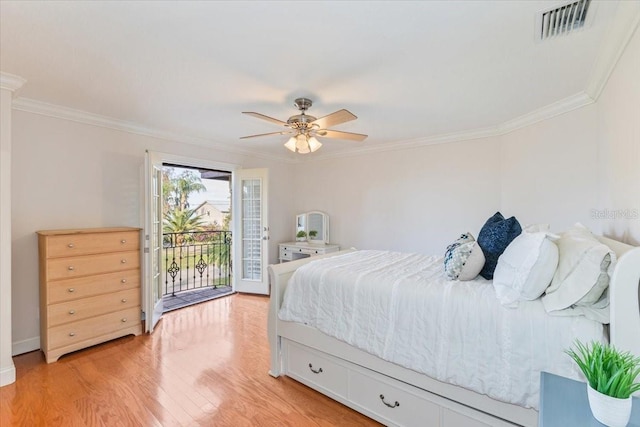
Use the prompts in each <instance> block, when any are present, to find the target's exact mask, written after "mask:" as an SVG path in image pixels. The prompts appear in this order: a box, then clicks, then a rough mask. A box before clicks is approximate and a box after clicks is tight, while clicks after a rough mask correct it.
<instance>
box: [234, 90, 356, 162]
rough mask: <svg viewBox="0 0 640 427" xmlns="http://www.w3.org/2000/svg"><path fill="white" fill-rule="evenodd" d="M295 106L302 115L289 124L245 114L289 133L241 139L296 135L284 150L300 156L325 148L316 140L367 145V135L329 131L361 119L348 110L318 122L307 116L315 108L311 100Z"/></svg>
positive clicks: (300, 101)
mask: <svg viewBox="0 0 640 427" xmlns="http://www.w3.org/2000/svg"><path fill="white" fill-rule="evenodd" d="M293 105H294V106H295V107H296V108H297V109H298V110H300V114H296V115H295V116H291V117H289V119H288V120H287V121H286V122H284V121H282V120H278V119H274V118H273V117H269V116H265V115H264V114H260V113H256V112H253V111H243V114H247V115H250V116H253V117H256V118H259V119H262V120H266V121H268V122H271V123H275V124H277V125H281V126H284V127H286V128H288V129H289V130H286V131H281V132H270V133H262V134H259V135H249V136H243V137H241V138H240V139H247V138H256V137H260V136H268V135H293V136H291V137H290V138H289V140H288V141H287V142H286V143H285V144H284V146H285V147H286V148H287V149H288V150H291V151H292V152H294V153H295V152H298V153H300V154H307V153H313V152H315V151H317V150H318V149H319V148H320V147H322V143H321V142H320V141H318V139H317V138H316V136H319V137H323V138H337V139H347V140H351V141H364V140H365V138H367V135H364V134H360V133H352V132H341V131H335V130H331V129H327V128H328V127H330V126H335V125H339V124H342V123H345V122H348V121H351V120H355V119H357V117H356V116H355V115H354V114H352V113H351V112H349V111H347V110H344V109H342V110H338V111H336V112H334V113H331V114H329V115H327V116H324V117H321V118H319V119H317V118H315V117H313V116H310V115H308V114H306V111H307V110H308V109H309V108H310V107H311V105H313V102H312V101H311V100H310V99H308V98H298V99H296V100H295V102H294V104H293Z"/></svg>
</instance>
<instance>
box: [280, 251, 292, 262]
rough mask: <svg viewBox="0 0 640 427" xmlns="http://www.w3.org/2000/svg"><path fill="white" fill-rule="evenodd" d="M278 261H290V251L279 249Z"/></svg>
mask: <svg viewBox="0 0 640 427" xmlns="http://www.w3.org/2000/svg"><path fill="white" fill-rule="evenodd" d="M280 259H286V260H289V261H290V260H291V251H289V250H285V249H280Z"/></svg>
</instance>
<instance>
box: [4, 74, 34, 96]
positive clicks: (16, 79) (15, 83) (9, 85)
mask: <svg viewBox="0 0 640 427" xmlns="http://www.w3.org/2000/svg"><path fill="white" fill-rule="evenodd" d="M26 82H27V80H26V79H24V78H22V77H20V76H16V75H14V74H9V73H3V72H1V71H0V89H7V90H10V91H11V92H15V91H16V90H18V89H20V88H21V87H22V86H23V85H24V84H25V83H26Z"/></svg>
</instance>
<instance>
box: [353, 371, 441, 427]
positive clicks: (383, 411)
mask: <svg viewBox="0 0 640 427" xmlns="http://www.w3.org/2000/svg"><path fill="white" fill-rule="evenodd" d="M420 394H426V392H424V391H422V390H418V389H416V388H415V387H411V386H403V384H401V383H399V382H397V381H395V382H394V383H392V382H391V381H387V380H385V378H384V376H383V375H380V374H377V373H375V372H372V371H368V370H364V369H362V370H360V369H358V370H356V368H355V367H354V368H353V369H350V370H349V401H351V402H353V403H354V404H356V405H358V406H359V407H360V408H362V410H363V411H364V412H365V413H371V414H374V415H375V418H376V419H378V420H384V421H383V422H384V423H385V424H387V425H400V426H417V425H430V426H440V425H442V424H441V422H440V407H439V406H438V405H436V404H435V403H432V402H430V401H428V400H426V399H425V396H421V395H420Z"/></svg>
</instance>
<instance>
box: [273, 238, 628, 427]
mask: <svg viewBox="0 0 640 427" xmlns="http://www.w3.org/2000/svg"><path fill="white" fill-rule="evenodd" d="M600 240H601V241H602V242H603V243H605V244H606V245H608V246H609V247H610V248H611V249H612V250H613V251H614V252H615V254H616V255H617V256H618V262H617V263H616V265H615V270H614V271H613V275H612V278H611V283H610V285H609V287H610V301H611V306H610V316H611V319H610V322H611V323H610V328H605V327H604V326H603V325H602V324H599V323H597V322H593V321H589V320H587V319H584V318H583V317H582V318H577V317H572V318H567V317H565V318H562V317H554V316H549V315H544V314H543V315H542V316H540V310H543V309H542V308H541V304H540V303H539V301H538V302H536V301H532V302H531V304H526V305H525V307H523V308H521V309H519V310H515V311H511V312H504V313H506V314H504V313H503V314H502V315H501V317H500V316H498V317H491V316H488V315H486V313H487V312H494V310H493V309H487V307H488V306H490V305H491V304H493V303H495V301H493V302H492V300H495V297H494V296H493V289H492V286H491V281H487V280H484V279H478V280H476V281H473V282H469V283H468V284H465V283H463V282H460V283H458V282H449V283H445V282H441V283H438V272H439V271H440V267H439V266H440V265H441V261H442V259H441V258H438V257H424V256H419V255H417V254H399V253H382V252H378V251H355V250H348V251H341V252H339V253H338V254H337V255H334V254H332V255H328V256H325V257H314V258H313V259H309V258H307V259H303V260H299V261H294V262H290V263H284V264H278V265H271V266H269V276H270V283H271V302H270V313H269V325H268V333H269V344H270V347H271V369H270V372H269V373H270V375H272V376H274V377H278V376H280V375H287V376H289V377H291V378H294V379H296V380H298V381H300V382H302V383H304V384H306V385H308V386H309V387H311V388H314V389H315V390H317V391H319V392H321V393H323V394H325V395H327V396H329V397H331V398H333V399H335V400H337V401H339V402H341V403H343V404H345V405H347V406H349V407H351V408H353V409H355V410H357V411H359V412H361V413H363V414H365V415H367V416H369V417H371V418H373V419H375V420H377V421H380V422H382V423H384V424H386V425H433V426H446V427H451V426H463V425H464V426H483V425H491V426H494V425H504V426H507V425H514V424H515V425H524V426H534V425H537V417H538V413H537V400H538V395H537V392H538V390H537V385H538V376H539V371H540V369H542V368H544V367H545V366H547V367H550V368H546V369H544V370H550V371H552V372H554V373H557V374H560V375H565V376H569V377H574V378H576V377H577V375H578V373H577V369H576V368H575V367H574V366H573V365H572V364H571V361H570V360H569V358H568V357H562V358H560V359H545V358H543V360H542V361H541V362H540V363H542V364H541V365H534V366H533V368H531V367H529V365H527V364H525V363H522V366H520V363H518V362H519V360H521V359H519V358H521V357H522V352H523V351H524V352H526V353H531V349H530V348H529V347H527V345H529V346H531V343H532V342H534V343H535V342H536V341H535V340H532V339H530V338H529V337H528V336H527V334H526V333H524V332H527V331H533V332H535V331H536V330H537V331H540V330H541V331H547V332H546V333H547V334H550V332H549V331H557V332H553V335H554V336H555V335H558V336H559V338H560V339H559V340H558V342H557V343H555V344H550V345H549V349H550V350H547V352H549V353H556V355H557V353H558V352H559V351H558V348H565V346H566V343H567V342H570V341H571V340H572V339H573V338H574V337H576V338H580V339H582V340H590V339H596V340H610V341H611V342H612V343H613V344H614V345H616V346H617V347H619V348H622V349H625V350H629V351H632V352H634V353H635V354H640V314H639V309H638V286H639V281H640V248H633V247H631V246H629V245H626V244H623V243H620V242H617V241H614V240H611V239H607V238H600ZM394 257H395V258H394ZM416 257H418V258H416ZM383 259H391V260H392V264H396V265H399V266H400V267H399V271H401V272H402V271H404V273H406V274H404V276H406V277H404V279H403V280H404V282H403V289H409V290H410V291H409V293H408V295H409V296H407V297H405V298H404V299H401V298H400V299H398V298H397V295H396V294H395V292H396V290H397V289H396V288H397V286H394V283H395V282H396V281H397V280H398V278H399V277H400V276H401V275H402V274H401V273H399V272H398V271H393V270H390V269H388V268H387V267H386V266H385V267H382V266H383V261H382V260H383ZM403 262H404V264H403ZM336 263H337V266H336ZM365 264H370V265H369V266H368V267H367V269H366V270H363V272H364V271H366V273H362V274H365V276H366V275H367V274H369V273H368V272H369V271H370V270H372V269H373V270H376V266H379V268H378V270H379V271H378V272H377V273H376V274H375V275H372V276H366V280H365V281H366V282H367V283H372V284H373V286H374V287H375V286H376V285H375V283H376V280H378V281H379V283H378V287H379V288H380V290H381V293H379V294H377V296H376V295H370V294H368V293H366V294H358V290H355V291H349V292H350V293H349V294H345V295H341V290H340V289H343V287H342V286H341V285H340V283H339V280H340V279H341V278H342V276H344V277H347V276H348V274H347V272H353V273H354V274H356V276H357V275H358V274H359V273H358V269H359V268H360V266H362V265H365ZM302 266H305V268H304V269H303V270H305V271H307V270H310V271H313V270H316V271H315V273H316V274H317V275H319V276H318V277H320V278H321V279H318V280H316V281H319V283H318V286H319V287H318V288H316V289H315V290H311V291H310V293H307V294H306V296H303V297H302V299H301V300H302V301H303V302H302V303H301V304H302V305H298V306H294V305H290V304H289V303H288V302H287V303H285V294H286V295H287V297H291V298H292V295H293V294H294V293H295V292H298V291H295V290H296V289H297V286H298V285H297V283H296V281H295V280H294V283H293V285H292V287H291V288H290V291H291V292H289V293H287V292H285V291H286V290H287V286H288V285H289V281H290V279H291V277H292V275H293V273H294V272H295V271H296V270H298V269H299V268H300V267H302ZM329 266H331V267H330V268H329ZM410 266H420V267H419V268H415V269H413V267H410ZM301 271H302V270H301ZM362 274H360V277H362ZM331 275H335V276H336V277H331ZM385 275H386V276H385ZM348 280H352V279H348ZM419 283H423V284H424V283H428V284H429V286H426V287H425V286H424V285H423V286H422V288H427V290H426V291H425V292H429V289H428V288H430V287H433V288H434V289H435V288H439V289H440V290H439V291H438V292H441V293H442V294H443V295H447V298H444V297H443V298H441V299H438V300H437V303H436V304H434V305H433V306H424V305H423V306H420V305H418V306H415V305H412V300H415V299H418V298H417V297H416V293H415V292H418V291H417V290H418V289H419V288H420V286H418V284H419ZM453 283H456V284H455V285H453ZM411 286H414V288H415V289H414V291H415V292H414V293H412V292H411V289H412V288H411ZM323 287H324V288H323ZM443 289H444V291H443ZM367 292H369V291H367ZM434 292H435V291H434ZM305 298H306V303H305V302H304V301H305ZM323 298H324V299H327V298H335V299H336V300H337V301H342V302H341V304H343V306H342V307H339V308H337V309H331V308H326V307H331V305H327V306H326V307H325V306H324V305H322V304H320V303H319V302H321V300H322V299H323ZM354 301H366V304H364V305H362V304H361V305H360V306H354ZM391 301H393V303H391ZM305 304H306V305H305ZM339 304H340V303H339ZM389 304H392V305H393V306H392V307H389V306H388V305H389ZM283 305H284V308H283ZM318 307H322V308H318ZM366 307H371V308H372V309H371V311H370V312H369V310H367V309H366ZM394 307H395V308H394ZM345 308H346V309H345ZM373 308H380V309H381V310H382V311H381V313H384V312H389V313H391V314H390V315H387V316H385V315H380V314H378V313H377V312H376V311H374V310H373ZM332 310H334V311H332ZM316 311H320V312H323V313H324V314H325V315H326V316H320V315H319V314H320V313H317V312H316ZM418 311H424V312H429V313H431V315H432V316H433V321H432V322H427V323H425V324H423V325H417V324H412V323H411V322H412V319H415V318H416V316H415V314H416V312H418ZM536 312H537V313H538V314H537V315H536V316H537V317H535V316H533V314H534V313H536ZM341 313H342V314H344V313H349V316H351V318H349V319H344V318H341ZM450 313H456V315H455V316H451V315H450ZM518 313H519V314H518ZM522 313H528V314H526V315H525V316H524V317H523V318H520V319H519V318H518V316H519V315H520V314H522ZM532 316H533V317H535V319H536V320H535V321H533V322H532V321H531V320H530V319H529V317H532ZM342 317H344V316H342ZM283 319H286V320H283ZM356 320H360V321H361V322H364V323H365V324H367V325H371V327H370V328H366V327H365V329H364V332H354V331H353V330H351V329H349V328H348V327H347V326H349V325H350V324H351V323H354V322H355V323H357V322H356ZM527 322H529V323H527ZM376 323H377V324H378V325H377V326H378V328H377V330H378V331H380V330H381V331H382V332H375V329H376V328H374V327H373V326H375V324H376ZM534 324H535V327H532V325H534ZM345 325H346V326H345ZM496 325H500V326H499V327H496ZM385 326H387V328H386V329H385ZM380 327H381V328H380ZM474 328H476V329H474ZM438 329H439V331H438ZM394 330H405V331H406V330H410V331H412V335H411V337H406V336H402V334H394V333H391V332H390V331H394ZM487 331H489V332H491V331H493V332H495V335H494V336H492V335H491V334H489V335H487ZM443 332H444V333H445V334H453V333H458V332H460V333H462V334H463V335H462V339H461V340H460V341H458V342H456V343H453V344H447V345H446V346H444V345H443V342H442V340H439V339H436V343H435V344H433V345H431V346H430V345H429V340H430V339H433V336H436V335H434V334H437V333H440V334H442V333H443ZM464 334H466V335H464ZM421 339H424V341H425V342H424V343H421V342H420V340H421ZM538 339H539V338H538ZM494 340H503V341H505V342H507V343H508V346H510V348H511V349H513V350H514V351H512V353H513V356H509V357H504V353H499V352H495V349H494V346H493V345H492V342H493V341H494ZM415 342H418V344H419V345H422V348H423V349H428V351H425V352H424V355H423V357H422V358H421V360H420V361H419V362H420V363H418V364H414V365H411V363H410V362H407V361H406V360H403V357H404V355H405V354H406V353H407V351H406V350H405V348H406V346H407V345H409V344H411V343H415ZM527 343H528V344H527ZM465 345H467V346H471V347H473V348H474V350H473V351H475V352H476V353H477V354H476V358H475V359H473V360H472V361H471V365H470V362H469V360H456V357H455V355H456V354H461V353H470V352H469V351H468V350H467V351H464V352H463V351H462V350H461V346H465ZM554 345H555V346H556V347H554ZM558 346H560V347H558ZM541 348H542V347H541ZM545 348H546V347H545ZM508 354H511V352H510V353H508ZM478 356H481V357H478ZM482 356H484V359H485V360H484V362H483V360H482ZM479 359H480V360H479ZM485 362H487V363H485ZM536 363H537V362H536ZM545 363H546V365H545ZM491 364H494V365H495V364H498V365H500V366H501V369H499V370H498V372H501V373H502V374H501V375H495V374H489V375H486V376H485V377H483V375H482V372H483V370H485V369H488V368H487V367H486V366H488V365H491ZM469 365H470V366H469ZM541 366H542V368H540V367H541ZM467 371H468V372H467ZM469 372H470V373H471V376H468V373H469ZM475 374H477V375H475ZM474 375H475V376H474ZM527 376H528V377H527ZM487 378H492V379H493V380H494V382H493V383H492V382H491V381H488V379H487ZM516 378H517V380H514V379H516ZM520 378H523V379H520ZM532 384H533V385H532ZM512 396H514V397H512Z"/></svg>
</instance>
